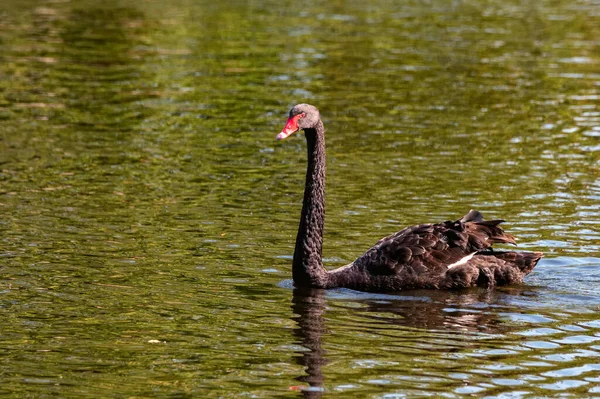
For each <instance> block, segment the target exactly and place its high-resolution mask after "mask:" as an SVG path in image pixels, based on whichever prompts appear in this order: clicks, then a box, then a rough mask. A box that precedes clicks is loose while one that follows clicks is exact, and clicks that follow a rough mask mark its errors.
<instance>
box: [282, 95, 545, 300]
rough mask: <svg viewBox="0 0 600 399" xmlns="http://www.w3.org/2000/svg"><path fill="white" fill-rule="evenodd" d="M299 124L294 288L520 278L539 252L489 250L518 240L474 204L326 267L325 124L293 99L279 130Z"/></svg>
mask: <svg viewBox="0 0 600 399" xmlns="http://www.w3.org/2000/svg"><path fill="white" fill-rule="evenodd" d="M300 129H304V133H305V135H306V141H307V148H308V166H307V172H306V184H305V189H304V201H303V204H302V214H301V217H300V226H299V228H298V235H297V236H296V247H295V250H294V259H293V263H292V274H293V279H294V284H295V285H296V286H298V287H317V288H333V287H347V288H353V289H357V290H361V291H400V290H406V289H418V288H431V289H452V288H463V287H472V286H482V287H493V286H495V285H505V284H515V283H520V282H521V281H522V280H523V277H525V276H526V275H527V274H529V273H530V272H531V271H532V270H533V268H534V267H535V265H536V264H537V262H538V261H539V260H540V258H541V257H542V256H543V255H542V253H540V252H515V251H493V250H492V249H491V247H492V244H495V243H509V244H516V242H515V240H514V238H513V237H512V236H511V235H509V234H507V233H505V232H504V230H502V228H501V227H500V226H499V225H500V223H502V222H503V220H488V221H484V220H483V215H482V214H481V213H480V212H478V211H475V210H472V211H470V212H469V213H467V214H466V215H465V216H463V217H462V218H461V219H459V220H457V221H455V222H452V221H448V222H444V223H438V224H421V225H418V226H412V227H407V228H405V229H403V230H401V231H399V232H397V233H395V234H392V235H390V236H388V237H385V238H383V239H381V240H379V241H378V242H377V244H375V245H374V246H373V247H372V248H370V249H369V250H367V251H366V252H365V253H364V254H363V255H362V256H360V257H359V258H358V259H356V260H355V261H354V262H352V263H351V264H349V265H346V266H343V267H341V268H339V269H335V270H332V271H327V270H325V268H324V267H323V263H322V259H321V251H322V245H323V227H324V221H325V129H324V127H323V123H322V122H321V119H320V114H319V111H318V110H317V109H316V108H315V107H314V106H312V105H309V104H298V105H296V106H295V107H293V108H292V109H291V111H290V115H289V119H288V122H287V124H286V126H285V128H284V129H283V131H282V132H281V133H280V134H279V135H278V136H277V138H278V139H284V138H286V137H288V136H289V135H291V134H292V133H294V132H295V131H298V130H300Z"/></svg>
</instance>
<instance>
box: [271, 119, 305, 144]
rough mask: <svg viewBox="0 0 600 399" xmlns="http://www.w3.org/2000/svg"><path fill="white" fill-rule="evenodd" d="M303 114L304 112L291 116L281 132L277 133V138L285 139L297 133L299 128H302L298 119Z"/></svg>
mask: <svg viewBox="0 0 600 399" xmlns="http://www.w3.org/2000/svg"><path fill="white" fill-rule="evenodd" d="M302 116H303V115H302V114H298V115H294V116H291V117H290V118H289V119H288V120H287V123H286V124H285V127H284V128H283V130H282V131H281V133H279V134H278V135H277V140H283V139H285V138H288V137H290V136H291V135H292V134H293V133H296V132H297V131H298V130H300V128H299V127H298V119H300V118H301V117H302Z"/></svg>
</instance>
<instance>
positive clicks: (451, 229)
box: [354, 218, 514, 275]
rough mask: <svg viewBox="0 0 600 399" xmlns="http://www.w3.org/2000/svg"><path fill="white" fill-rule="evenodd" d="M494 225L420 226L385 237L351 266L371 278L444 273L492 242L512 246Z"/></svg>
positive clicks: (476, 223)
mask: <svg viewBox="0 0 600 399" xmlns="http://www.w3.org/2000/svg"><path fill="white" fill-rule="evenodd" d="M500 223H501V221H500V220H494V221H487V222H485V221H483V220H480V219H479V220H477V221H472V222H471V221H468V222H465V221H464V218H463V219H461V220H458V221H456V222H445V223H439V224H423V225H419V226H413V227H408V228H406V229H404V230H401V231H399V232H397V233H396V234H393V235H391V236H388V237H385V238H383V239H381V240H379V242H377V244H375V246H373V247H372V248H371V249H369V250H368V251H367V252H365V254H364V255H362V256H361V257H360V258H358V259H357V260H356V261H355V262H354V263H355V264H356V265H358V266H359V267H360V268H362V269H363V270H365V271H368V272H369V273H370V274H371V275H393V274H398V273H406V274H414V275H418V274H424V273H444V272H445V271H446V270H447V269H448V268H449V267H452V266H454V265H459V264H461V263H464V262H466V261H467V260H469V259H470V256H472V255H473V254H474V253H476V252H477V251H482V250H485V249H487V248H489V247H490V246H491V245H492V244H493V243H495V242H505V243H514V239H513V238H512V237H511V236H510V235H508V234H505V233H504V232H503V231H502V229H501V228H500V227H498V224H500Z"/></svg>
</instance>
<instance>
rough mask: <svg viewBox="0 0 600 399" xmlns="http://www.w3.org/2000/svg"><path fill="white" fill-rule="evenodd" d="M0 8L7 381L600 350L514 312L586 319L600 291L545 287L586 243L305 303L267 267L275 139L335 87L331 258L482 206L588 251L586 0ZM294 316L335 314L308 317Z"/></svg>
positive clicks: (274, 206) (376, 380)
mask: <svg viewBox="0 0 600 399" xmlns="http://www.w3.org/2000/svg"><path fill="white" fill-rule="evenodd" d="M0 10H1V11H2V15H3V18H2V21H1V22H0V24H1V25H2V27H3V29H0V45H1V46H2V48H3V51H2V54H1V55H0V57H1V60H2V62H1V63H0V120H1V122H2V124H1V128H0V164H1V168H0V169H1V171H0V194H1V195H0V209H2V215H3V217H2V218H1V219H0V230H1V232H2V238H0V255H1V256H2V258H1V263H0V276H1V279H2V280H1V281H2V282H1V285H0V313H1V314H2V317H3V319H4V320H5V323H3V327H2V329H1V330H0V361H1V362H0V364H1V366H0V373H1V374H2V375H3V376H4V377H5V378H3V384H2V387H0V393H3V394H9V395H10V394H12V395H13V396H23V395H30V396H39V395H40V394H42V393H46V394H47V393H54V394H57V395H60V396H71V397H75V396H77V397H81V396H90V397H98V396H99V395H103V394H104V392H114V393H115V395H122V396H135V395H140V396H144V395H145V396H150V395H158V396H167V395H169V394H172V395H173V396H177V395H179V396H185V395H191V396H194V395H196V396H197V395H198V394H199V393H200V392H203V393H206V392H209V391H210V392H214V393H215V395H217V394H218V393H223V392H238V393H240V392H241V393H245V394H248V395H250V394H255V395H257V396H260V397H265V396H278V395H285V394H289V395H291V396H293V395H295V394H296V393H295V391H293V390H292V391H288V388H289V387H290V386H295V385H298V384H303V383H308V382H310V383H314V384H315V385H318V384H317V383H319V384H320V383H322V381H319V378H318V376H317V378H316V379H315V378H314V377H315V375H317V374H318V373H314V374H312V375H311V370H312V369H309V370H305V369H306V368H311V367H313V366H314V365H315V364H320V363H318V361H319V357H321V358H324V359H325V361H326V362H325V363H324V364H323V365H322V367H321V370H320V371H319V372H320V373H321V374H323V376H324V381H325V383H324V384H325V387H326V389H327V390H330V391H334V392H337V391H339V392H344V395H351V394H353V395H356V397H364V395H367V394H372V395H374V394H376V393H394V392H399V391H403V390H404V391H407V392H411V393H413V394H415V395H419V394H425V393H427V394H432V393H440V392H455V393H456V394H457V395H458V394H460V391H459V387H461V386H463V385H465V386H466V388H464V389H466V391H465V392H478V391H480V390H484V391H486V392H487V393H489V394H499V393H501V392H504V391H506V390H510V389H515V388H514V387H512V388H511V384H513V385H515V384H516V385H519V384H524V385H525V386H526V388H527V390H528V391H532V392H536V393H538V394H540V395H544V394H548V393H549V392H550V393H552V392H555V391H552V389H553V388H552V387H550V388H548V387H547V386H545V385H543V384H550V385H551V384H553V383H560V382H561V381H562V380H561V378H560V376H561V374H560V373H557V372H556V369H559V370H560V363H559V362H558V361H556V358H557V357H558V358H561V359H562V358H565V359H571V358H569V356H571V357H573V359H575V360H568V361H569V362H571V363H569V364H568V366H573V367H580V366H582V365H588V366H589V365H590V364H595V363H594V358H596V357H597V356H596V355H595V354H594V353H596V354H597V352H598V348H597V344H594V342H586V341H585V340H583V339H581V340H580V342H577V343H575V344H573V345H574V346H573V345H571V346H569V345H567V344H565V343H564V342H559V343H558V345H559V346H558V347H552V345H547V347H544V348H537V349H534V350H533V352H531V351H530V350H529V349H524V348H525V347H527V346H524V347H521V346H519V340H520V338H518V337H517V338H516V337H515V334H513V333H514V332H515V331H518V330H519V329H520V328H521V326H520V325H519V321H518V322H513V321H511V320H513V319H514V318H515V317H517V316H515V315H519V314H521V312H522V313H523V314H524V315H525V316H523V317H525V320H526V321H525V323H529V324H528V327H526V328H529V327H531V328H536V327H538V324H540V326H542V327H543V326H545V323H553V324H552V327H556V328H555V329H560V328H562V327H564V326H565V325H567V326H570V325H574V326H580V325H585V326H586V328H587V330H586V332H584V333H582V334H583V335H586V334H587V336H590V337H594V336H595V335H597V331H598V326H597V324H594V323H597V316H594V315H593V314H590V313H589V312H585V311H583V310H585V309H589V308H591V309H594V306H596V307H597V302H593V303H592V304H589V305H585V304H584V305H581V304H580V303H579V302H577V304H578V305H577V306H576V307H577V309H578V311H580V312H581V313H579V312H577V313H575V312H570V311H569V309H564V308H563V307H561V306H565V305H561V298H562V297H559V299H548V298H549V297H552V295H554V293H555V291H558V292H561V293H564V295H566V297H565V298H567V299H566V301H567V302H568V301H569V300H573V301H575V300H579V299H578V298H579V297H580V296H581V297H585V295H589V296H590V297H592V298H598V297H599V295H598V293H597V291H594V289H593V288H589V286H588V285H586V282H587V284H589V285H591V286H593V284H591V283H590V282H594V281H597V280H594V278H596V276H595V274H594V273H595V268H592V267H589V268H586V267H584V266H581V267H577V268H573V267H570V268H568V269H566V270H568V271H564V272H562V273H564V274H560V275H559V277H556V278H553V273H557V272H556V271H555V270H554V269H552V268H550V267H548V269H543V268H542V269H541V271H540V272H538V273H537V275H536V274H534V275H533V276H532V278H531V279H530V280H528V281H530V283H529V284H530V286H526V287H524V288H523V291H521V290H520V291H516V292H512V291H510V292H509V293H508V294H506V295H508V298H509V299H508V300H507V299H503V298H505V297H504V296H503V295H502V293H500V294H498V295H496V294H494V293H492V294H490V293H482V292H476V293H467V294H464V295H463V294H460V293H458V294H447V295H448V296H444V295H446V294H444V295H442V296H441V297H440V296H436V295H434V294H419V295H423V296H424V297H425V298H426V299H427V298H429V299H430V300H432V301H433V302H432V303H433V305H431V306H429V305H428V306H420V305H421V303H420V302H419V301H417V302H416V303H412V302H410V301H409V302H407V303H404V302H400V303H398V302H396V301H392V302H391V304H392V305H391V306H390V307H389V308H388V307H385V306H383V305H381V304H380V303H379V302H378V301H377V300H373V301H371V302H369V303H368V304H365V303H364V302H361V300H360V298H354V297H350V298H341V299H340V298H335V297H334V298H330V302H327V301H326V300H324V299H323V298H321V297H319V296H318V295H316V299H313V302H314V303H315V304H316V306H313V307H309V308H302V307H300V308H297V307H296V308H293V306H295V305H294V304H292V300H291V297H292V294H291V290H289V289H285V288H279V287H278V286H277V284H278V283H280V282H281V281H282V280H283V279H287V278H289V276H290V260H289V258H290V257H291V255H292V251H293V239H294V236H293V235H294V234H295V232H296V227H297V218H298V215H299V206H300V200H301V192H302V185H303V178H304V167H305V164H304V162H305V159H304V158H305V144H304V139H303V138H302V137H301V136H300V135H299V136H298V137H297V138H296V139H290V140H289V141H287V142H285V143H277V142H275V141H274V136H275V134H276V133H277V132H278V131H279V129H281V127H282V125H283V122H284V121H285V115H286V112H287V110H288V109H289V107H290V106H291V105H292V104H294V103H298V102H304V101H307V102H311V103H313V104H315V105H317V106H318V107H319V108H320V109H321V112H322V115H323V117H324V120H325V124H326V128H327V140H328V173H329V174H328V196H327V201H328V204H327V205H328V211H327V212H328V213H327V226H326V237H325V251H324V254H325V257H326V259H325V263H326V265H327V266H338V265H340V264H343V263H344V262H349V261H351V260H352V259H353V258H354V257H355V256H357V255H359V254H360V253H362V252H363V251H364V249H366V248H367V247H369V246H370V245H372V244H373V243H374V242H375V241H376V240H377V239H378V238H379V237H381V236H383V235H386V234H388V233H390V232H393V231H395V230H398V229H399V228H401V227H403V226H406V225H408V224H413V223H419V222H425V221H441V220H446V219H451V218H456V217H458V216H460V215H462V214H464V212H465V211H467V210H468V209H470V208H478V209H480V210H481V211H483V212H484V214H486V215H487V216H488V217H490V218H496V217H502V218H505V219H506V220H507V221H508V222H509V223H508V224H507V228H508V229H509V230H510V231H511V232H513V233H515V234H516V235H517V236H518V237H519V238H520V239H521V241H520V242H521V246H522V247H523V248H528V249H535V250H543V251H545V252H547V253H548V257H549V258H550V259H553V258H555V257H556V256H563V257H565V258H556V259H559V260H560V259H575V258H579V257H582V258H583V257H589V258H590V259H592V261H591V263H592V264H593V262H594V259H597V257H598V256H597V254H598V251H599V246H598V242H600V241H599V239H600V234H599V228H598V226H599V225H600V222H599V220H600V219H599V217H600V211H599V210H598V205H597V204H598V199H599V198H600V178H599V170H600V168H599V167H598V166H599V160H600V157H599V156H598V154H599V151H600V148H599V143H598V137H600V113H599V112H600V111H599V110H598V105H597V104H598V98H599V97H598V96H599V95H600V93H599V90H598V79H599V75H598V68H597V65H598V61H599V60H598V54H597V51H596V48H597V38H598V37H599V36H600V32H599V28H598V24H597V23H596V21H595V16H594V15H595V14H594V4H593V3H592V2H587V1H582V2H578V3H572V2H566V1H558V2H501V3H498V2H492V1H485V2H469V1H465V2H453V3H449V2H445V1H434V2H429V3H422V2H405V3H404V4H401V5H398V4H394V3H391V2H376V3H375V2H371V3H364V2H311V3H309V4H303V5H298V4H297V3H292V2H283V3H282V2H260V3H256V2H227V3H223V4H221V3H219V4H216V3H209V2H203V1H187V2H175V3H173V2H171V3H169V4H163V3H162V2H154V1H151V2H144V3H136V2H132V1H128V0H123V1H110V2H107V3H104V2H103V3H102V4H98V3H97V2H88V1H75V2H36V1H24V2H23V1H19V2H16V1H10V0H9V1H8V2H6V1H5V2H4V3H3V4H1V5H0ZM567 256H568V257H571V258H566V257H567ZM569 262H571V263H572V262H573V261H572V260H571V261H565V262H562V261H559V262H557V265H559V266H565V265H566V266H573V265H571V264H570V263H569ZM554 267H556V268H557V269H558V266H554ZM544 270H546V271H545V272H544ZM536 276H537V277H536ZM567 278H568V279H572V281H574V282H573V283H572V284H571V285H570V286H568V285H567V286H565V285H562V284H564V283H563V281H565V279H567ZM559 280H560V281H559ZM535 286H537V287H538V288H533V287H535ZM546 286H549V288H544V287H546ZM540 287H541V288H540ZM429 296H431V298H430V297H429ZM532 297H533V298H535V299H533V300H529V299H528V298H532ZM302 298H303V297H302V296H300V297H298V296H296V298H295V299H294V301H295V302H294V303H295V304H297V303H301V302H302V301H303V299H302ZM311 298H312V297H311ZM319 298H321V299H319ZM524 298H525V299H524ZM552 298H554V297H552ZM574 298H575V299H574ZM563 299H564V298H563ZM309 302H310V301H309ZM537 302H541V305H542V309H541V310H540V309H538V308H536V307H535V305H534V304H535V303H537ZM583 302H584V303H585V301H583ZM426 303H429V302H426ZM488 305H489V307H490V308H489V309H488V310H485V311H483V313H482V311H481V309H479V308H478V307H479V306H488ZM323 306H325V308H324V307H323ZM327 306H329V307H330V308H331V310H330V311H326V307H327ZM568 307H569V306H567V308H568ZM455 308H456V309H458V310H455ZM356 309H360V311H357V310H356ZM315 312H316V313H315ZM457 312H458V314H457ZM460 312H465V313H466V315H462V314H461V313H460ZM303 315H304V316H308V317H309V319H310V317H312V316H315V315H320V316H319V317H321V318H324V319H323V320H321V327H319V325H317V326H316V331H317V332H319V336H318V337H312V338H311V336H310V334H312V333H314V331H315V328H308V327H307V326H306V325H305V324H303V323H304V322H303V321H302V320H301V317H302V316H303ZM419 315H424V316H423V317H420V316H419ZM506 315H508V316H506ZM462 316H465V317H462ZM528 317H529V318H528ZM519 320H520V319H519ZM520 322H522V321H520ZM312 327H315V326H314V325H313V326H312ZM526 328H523V329H526ZM321 329H322V331H321ZM440 330H442V331H444V332H443V333H440V332H439V331H440ZM488 333H489V334H491V336H488V335H486V334H488ZM480 334H483V335H480ZM576 334H578V333H574V335H575V336H576ZM594 334H595V335H594ZM317 338H318V339H319V340H321V341H322V343H320V344H319V345H323V346H324V348H325V349H326V351H325V352H320V351H319V350H317V349H318V348H314V347H312V346H311V345H313V344H314V343H315V342H316V341H315V339H317ZM311 339H312V341H311ZM309 341H310V342H309ZM321 341H319V342H321ZM474 341H475V343H474ZM480 341H485V343H481V342H480ZM357 342H361V343H362V345H360V346H358V347H357V345H356V343H357ZM477 342H479V343H477ZM594 345H595V346H594ZM533 346H534V347H535V345H533ZM542 346H543V345H542ZM530 347H531V345H530ZM570 348H575V349H572V350H571V349H570ZM432 350H435V351H437V353H438V355H437V356H434V357H428V356H429V355H427V354H428V353H431V351H432ZM494 351H500V352H494ZM502 351H508V352H510V351H513V352H514V356H513V357H510V356H508V355H507V356H505V357H502V356H499V355H498V353H504V352H502ZM508 352H506V353H508ZM303 353H306V354H307V356H303ZM506 353H504V355H506ZM577 353H578V354H583V355H581V356H579V357H578V356H575V355H574V354H577ZM584 355H585V356H584ZM536 356H537V357H536ZM538 357H539V358H538ZM465 358H466V359H470V360H469V361H471V362H472V359H476V360H477V361H476V362H475V363H476V365H475V366H473V367H475V368H476V371H473V370H472V369H471V368H470V366H468V365H465V364H464V360H463V359H465ZM542 361H550V363H551V364H550V366H546V365H540V364H538V363H535V362H542ZM311 362H312V363H311ZM527 362H533V363H535V364H534V365H533V366H531V367H533V369H526V371H519V370H523V369H509V368H506V367H509V366H511V365H514V363H518V364H520V365H521V366H522V365H523V364H526V363H527ZM553 362H554V363H553ZM533 363H532V364H533ZM527 364H528V363H527ZM495 366H498V367H502V366H506V367H505V368H503V369H498V368H496V369H494V368H493V367H495ZM477 367H479V368H477ZM523 367H524V366H523ZM547 367H550V368H552V370H554V371H555V372H554V374H552V373H551V374H550V376H551V377H552V378H554V380H552V381H548V379H549V377H548V376H544V375H543V373H544V372H547V370H548V369H547ZM368 370H371V371H368ZM477 370H479V371H477ZM481 370H487V371H486V372H485V373H483V371H481ZM490 370H491V371H490ZM515 370H516V371H515ZM486 373H487V374H486ZM304 374H307V375H305V376H304V377H306V378H300V380H301V382H298V381H296V377H298V376H302V375H304ZM490 374H491V375H492V377H495V378H496V380H493V379H491V378H485V379H484V378H482V377H481V376H482V375H485V376H487V375H490ZM407 375H408V377H407ZM532 375H533V376H534V377H536V378H537V377H540V378H541V377H545V378H546V381H545V382H544V383H543V384H542V383H537V382H536V381H537V380H536V379H535V378H533V377H531V376H532ZM556 376H559V377H556ZM311 378H312V379H311ZM552 378H550V379H552ZM570 378H571V379H573V378H574V377H570ZM578 378H579V380H580V381H584V382H586V383H587V384H583V385H582V386H577V387H574V388H573V389H572V390H569V389H567V391H568V392H569V393H573V394H576V395H584V396H586V395H588V396H589V394H590V393H593V392H594V391H592V390H590V389H591V386H592V385H593V384H594V381H593V380H590V378H592V377H589V376H587V375H586V374H585V373H583V374H582V375H581V376H579V377H578ZM586 378H588V379H587V380H586ZM575 379H577V378H575ZM455 380H456V381H455ZM464 381H466V382H464ZM490 381H491V382H490ZM494 381H495V382H494ZM511 381H512V382H511ZM514 381H518V382H516V383H515V382H514ZM485 383H490V384H491V385H492V386H491V387H489V386H485V385H484V384H485ZM503 384H504V385H503ZM506 384H508V386H509V388H503V387H506ZM453 389H455V390H454V391H452V390H453ZM316 394H318V392H317V393H316ZM307 396H308V395H307Z"/></svg>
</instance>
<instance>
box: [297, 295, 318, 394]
mask: <svg viewBox="0 0 600 399" xmlns="http://www.w3.org/2000/svg"><path fill="white" fill-rule="evenodd" d="M325 305H326V301H325V292H324V291H323V290H321V289H318V288H306V289H298V288H296V289H294V297H293V298H292V309H293V311H294V313H295V314H296V315H298V317H297V318H296V321H297V323H298V327H296V329H295V330H294V334H295V335H296V336H297V337H298V338H300V341H301V343H302V346H304V347H305V348H306V349H308V352H301V353H300V354H299V355H298V363H299V364H300V365H302V366H304V367H305V369H306V374H307V375H306V376H301V377H298V380H299V381H302V382H306V383H308V384H309V388H308V389H304V388H303V393H304V396H305V397H307V398H319V397H321V395H322V393H323V391H322V389H323V388H322V385H323V372H322V371H321V366H322V365H324V364H325V363H326V360H325V357H324V355H325V350H323V348H322V347H321V338H322V336H323V334H324V333H325V324H324V322H323V313H324V312H325Z"/></svg>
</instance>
